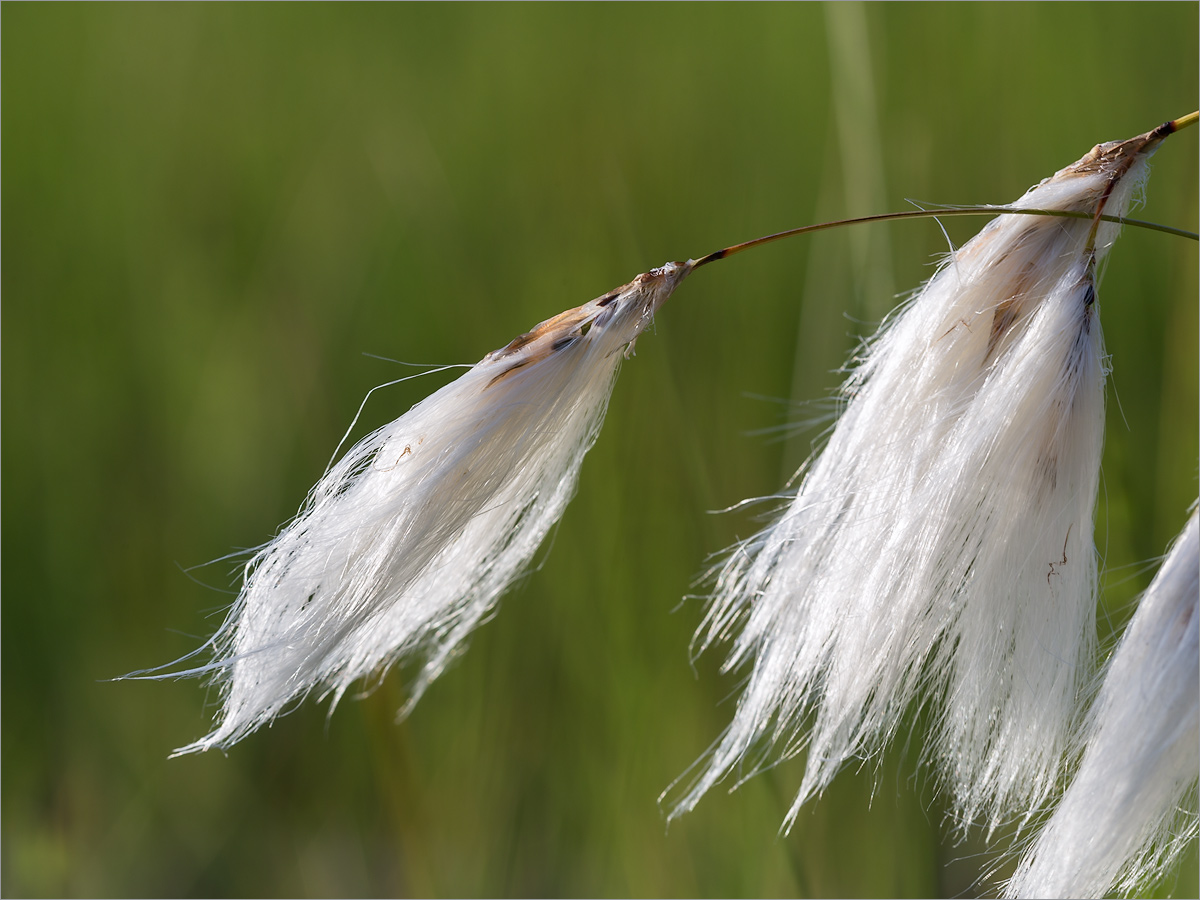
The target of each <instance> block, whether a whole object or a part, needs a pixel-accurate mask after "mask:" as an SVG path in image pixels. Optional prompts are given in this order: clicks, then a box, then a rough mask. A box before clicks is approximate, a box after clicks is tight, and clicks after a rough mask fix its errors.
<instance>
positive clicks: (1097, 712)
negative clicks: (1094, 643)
mask: <svg viewBox="0 0 1200 900" xmlns="http://www.w3.org/2000/svg"><path fill="white" fill-rule="evenodd" d="M1198 670H1200V526H1198V522H1197V516H1196V511H1195V510H1193V511H1192V516H1191V518H1190V519H1189V520H1188V524H1187V527H1186V528H1184V530H1183V533H1182V534H1181V535H1180V536H1179V537H1178V538H1177V539H1176V540H1175V544H1174V546H1173V547H1172V548H1171V551H1170V553H1169V554H1168V556H1167V559H1166V562H1164V563H1163V566H1162V568H1161V569H1160V570H1159V572H1158V574H1157V575H1156V576H1155V578H1154V580H1153V581H1152V582H1151V583H1150V587H1149V588H1148V589H1147V590H1146V592H1145V594H1143V595H1142V597H1141V600H1140V602H1139V604H1138V607H1137V612H1136V613H1134V616H1133V619H1132V620H1131V621H1130V623H1129V626H1128V628H1127V629H1126V632H1125V635H1124V637H1123V638H1122V639H1121V642H1120V644H1119V645H1118V646H1117V649H1116V652H1115V653H1114V654H1113V656H1112V659H1111V660H1110V662H1109V665H1108V668H1107V671H1106V674H1105V677H1104V680H1103V682H1102V686H1101V689H1100V693H1099V696H1098V698H1097V700H1096V703H1095V705H1094V706H1093V708H1092V710H1091V712H1090V714H1089V716H1088V722H1087V726H1086V728H1085V730H1084V733H1083V734H1084V737H1083V745H1084V747H1085V750H1084V753H1083V759H1082V762H1081V763H1080V766H1079V770H1078V772H1077V773H1076V775H1075V777H1074V779H1073V780H1072V782H1071V785H1070V787H1069V788H1068V789H1067V792H1066V794H1065V795H1064V796H1063V798H1062V800H1061V802H1060V803H1059V805H1058V806H1057V808H1056V809H1055V810H1054V814H1053V815H1052V816H1051V817H1050V819H1049V820H1048V821H1047V822H1046V824H1045V826H1044V828H1043V829H1042V830H1041V831H1040V832H1039V834H1038V836H1037V839H1036V841H1035V842H1034V843H1033V845H1032V846H1031V847H1030V848H1029V849H1028V851H1027V852H1026V854H1025V855H1024V857H1023V858H1022V859H1021V862H1020V864H1019V865H1018V867H1017V871H1016V873H1015V875H1014V876H1013V878H1012V879H1011V880H1010V881H1009V882H1008V884H1007V886H1006V888H1005V896H1008V897H1104V896H1106V895H1107V894H1109V893H1110V892H1111V891H1114V890H1115V891H1118V892H1120V893H1123V894H1131V893H1133V892H1134V891H1136V890H1137V889H1138V888H1143V889H1144V888H1146V887H1149V886H1150V883H1151V882H1152V881H1153V880H1154V878H1155V877H1157V876H1158V875H1160V874H1161V873H1162V871H1163V870H1164V869H1165V868H1166V867H1167V866H1168V865H1169V864H1170V862H1171V860H1172V859H1173V858H1174V857H1175V856H1176V855H1177V854H1178V852H1179V851H1180V850H1181V849H1182V848H1183V847H1184V846H1185V845H1186V842H1187V841H1188V840H1189V839H1190V838H1192V837H1194V836H1195V835H1196V832H1197V798H1196V784H1197V779H1198V778H1200V682H1198V681H1197V671H1198Z"/></svg>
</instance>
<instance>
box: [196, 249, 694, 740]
mask: <svg viewBox="0 0 1200 900" xmlns="http://www.w3.org/2000/svg"><path fill="white" fill-rule="evenodd" d="M692 268H693V264H692V263H690V262H688V263H668V264H667V265H666V266H663V267H662V268H659V269H655V270H653V271H652V272H650V273H648V274H645V275H639V276H638V277H637V278H636V279H634V280H633V281H632V282H630V283H629V284H627V285H625V286H624V287H621V288H618V289H617V290H614V291H611V292H609V293H607V294H605V295H603V296H602V297H598V298H597V299H595V300H592V301H591V302H590V303H586V304H584V305H583V306H580V307H577V308H575V309H572V310H568V311H567V312H564V313H561V314H560V315H557V316H555V317H554V318H552V319H549V320H547V321H545V322H542V323H541V324H540V325H538V326H537V327H535V328H534V329H533V330H532V331H530V332H528V333H526V334H523V335H521V336H520V337H518V338H516V339H515V340H514V341H512V343H510V344H509V345H508V346H506V347H504V348H503V349H501V350H497V351H495V352H493V353H489V354H488V355H487V356H485V357H484V358H483V360H482V361H481V362H479V363H478V364H477V365H475V366H474V367H472V368H471V369H470V370H469V371H467V372H466V373H465V374H464V375H462V376H461V377H460V378H458V379H457V380H456V381H454V382H452V383H451V384H448V385H446V386H445V387H443V388H442V389H441V390H439V391H437V392H436V393H434V394H432V395H431V396H429V397H427V398H426V399H425V400H423V401H421V402H420V403H418V404H417V405H416V406H414V407H413V408H412V409H410V410H409V411H408V412H407V413H405V414H404V415H403V416H401V417H400V418H399V419H397V420H396V421H394V422H392V423H391V424H390V425H385V426H384V427H382V428H380V429H378V430H377V431H375V432H373V433H372V434H370V435H368V436H367V437H365V438H363V439H362V440H361V441H359V442H358V443H357V444H356V445H355V446H354V447H353V448H352V449H351V450H350V451H349V452H348V453H346V455H345V456H344V457H343V458H342V459H341V460H340V461H339V462H338V463H336V464H335V465H333V466H331V468H330V469H329V470H328V471H327V472H326V473H325V475H324V476H323V477H322V478H321V480H320V481H319V482H318V483H317V485H316V487H314V488H313V490H312V492H311V493H310V494H309V497H308V499H307V501H306V502H305V504H304V506H303V508H302V509H301V510H300V512H299V514H298V515H297V516H296V518H295V519H294V520H292V522H291V523H290V524H289V525H287V526H286V527H285V528H284V529H283V530H282V531H281V532H280V533H279V535H278V536H276V537H275V538H274V539H273V540H272V541H271V542H270V543H268V544H266V545H265V546H264V547H262V548H261V549H260V550H259V551H258V552H257V553H256V554H255V555H254V557H253V558H252V559H251V560H250V562H249V563H248V564H247V565H246V569H245V579H244V585H243V587H242V591H241V594H240V595H239V597H238V598H237V601H236V602H235V603H234V605H233V608H232V610H231V611H230V613H229V616H228V618H227V619H226V621H225V623H224V625H222V626H221V628H220V630H219V631H218V632H217V634H216V635H215V636H214V638H213V639H212V641H211V644H212V647H213V648H214V652H215V657H216V658H215V660H214V661H213V662H211V663H210V664H208V665H205V666H201V667H199V668H196V669H191V670H189V671H187V672H182V673H177V674H182V675H207V676H211V677H213V679H214V680H215V681H216V682H217V683H219V684H220V688H221V696H222V701H223V703H222V709H221V711H220V713H219V715H218V722H217V725H216V727H215V729H214V730H213V731H212V733H211V734H209V735H207V736H206V737H204V738H201V739H200V740H198V741H196V742H194V743H192V744H189V745H187V746H186V747H183V748H181V749H179V750H178V751H176V753H177V754H182V753H190V752H195V751H200V750H208V749H210V748H213V747H228V746H229V745H231V744H233V743H235V742H237V741H238V740H240V739H241V738H243V737H245V736H246V735H247V734H249V733H250V732H252V731H254V730H255V729H256V728H258V727H260V726H261V725H264V724H266V723H268V722H270V721H271V720H272V719H274V718H275V717H276V716H278V715H280V714H282V713H283V712H285V711H286V710H287V709H288V708H289V706H291V705H293V704H294V703H296V702H298V701H299V700H300V699H302V698H303V697H304V696H306V695H307V694H308V693H309V692H311V691H313V690H320V691H322V692H323V693H324V694H332V696H333V704H335V705H336V703H337V701H338V700H339V699H340V698H341V696H342V694H344V693H345V691H346V690H347V688H349V687H350V685H351V684H353V683H354V682H355V681H356V680H358V679H360V678H364V677H366V676H370V675H372V674H374V673H378V672H380V671H382V670H386V669H387V667H389V666H391V665H393V664H394V663H396V662H397V661H399V660H401V659H403V658H412V657H420V658H423V660H424V662H423V666H422V668H421V671H420V674H419V676H418V677H417V679H416V681H415V683H414V684H413V685H411V687H410V698H409V700H408V703H407V705H406V706H405V710H406V711H407V710H408V709H409V708H411V706H412V704H414V703H415V702H416V701H417V700H418V699H419V698H420V696H421V694H422V692H423V691H424V690H425V688H426V687H427V686H428V685H429V683H430V682H431V681H432V680H433V679H434V678H436V677H437V676H438V675H439V674H440V673H441V671H442V670H443V668H444V667H445V665H446V663H447V661H448V659H449V657H450V655H451V654H452V653H453V651H454V650H455V649H456V648H457V647H459V646H460V645H461V644H462V642H463V640H464V639H465V638H466V637H467V635H468V634H469V633H470V632H471V630H472V629H474V628H475V627H476V626H477V625H478V624H479V623H480V621H481V620H482V619H483V618H484V617H485V616H486V615H487V613H488V612H489V611H490V610H491V609H492V608H493V607H494V606H495V604H496V601H497V599H498V598H499V596H500V594H501V593H502V592H503V591H504V589H505V588H506V587H507V586H508V585H509V584H510V583H511V582H512V581H513V579H514V578H516V577H517V576H518V575H520V574H521V572H522V571H523V569H524V568H525V567H526V565H527V564H528V563H529V561H530V559H531V558H532V557H533V555H534V552H535V551H536V550H537V548H538V546H539V545H540V544H541V543H542V540H543V539H544V538H545V536H546V534H547V532H548V531H549V530H550V528H551V527H552V526H553V525H554V523H555V522H556V521H557V520H558V519H559V517H560V516H561V515H562V513H563V510H564V509H565V507H566V505H567V502H568V501H569V500H570V498H571V496H572V494H573V493H574V491H575V486H576V482H577V480H578V475H579V468H580V465H581V464H582V462H583V457H584V454H586V453H587V451H588V450H589V449H590V448H591V446H592V444H593V442H594V441H595V440H596V436H597V434H598V433H599V429H600V425H601V423H602V421H603V418H604V413H605V410H606V408H607V405H608V398H609V395H610V393H611V390H612V385H613V380H614V378H615V376H616V374H617V370H618V368H619V367H620V361H621V359H622V358H623V357H627V356H629V355H630V354H631V351H632V349H633V344H634V341H635V340H636V338H637V336H638V335H639V334H640V333H641V332H642V330H643V329H644V328H646V326H647V325H648V324H649V323H650V322H651V320H652V317H653V315H654V313H655V311H656V310H657V309H658V308H659V307H660V306H661V305H662V304H663V303H664V302H665V301H666V299H667V297H668V296H670V294H671V292H672V291H673V290H674V288H675V287H676V286H677V285H678V284H679V282H680V281H681V280H682V279H683V278H684V277H686V276H687V274H688V273H689V272H690V271H691V270H692Z"/></svg>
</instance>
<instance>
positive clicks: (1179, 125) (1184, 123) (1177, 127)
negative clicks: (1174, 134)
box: [1171, 110, 1200, 131]
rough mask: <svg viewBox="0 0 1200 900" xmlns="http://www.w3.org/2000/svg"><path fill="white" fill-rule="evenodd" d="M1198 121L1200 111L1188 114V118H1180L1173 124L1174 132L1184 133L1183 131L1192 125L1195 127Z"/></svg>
mask: <svg viewBox="0 0 1200 900" xmlns="http://www.w3.org/2000/svg"><path fill="white" fill-rule="evenodd" d="M1197 119H1200V110H1198V111H1197V112H1193V113H1188V114H1187V115H1186V116H1180V117H1179V118H1178V119H1176V120H1175V121H1174V122H1172V123H1171V125H1172V126H1173V128H1172V131H1183V129H1185V128H1187V127H1189V126H1191V125H1195V124H1196V120H1197Z"/></svg>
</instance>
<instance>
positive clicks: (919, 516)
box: [672, 135, 1161, 825]
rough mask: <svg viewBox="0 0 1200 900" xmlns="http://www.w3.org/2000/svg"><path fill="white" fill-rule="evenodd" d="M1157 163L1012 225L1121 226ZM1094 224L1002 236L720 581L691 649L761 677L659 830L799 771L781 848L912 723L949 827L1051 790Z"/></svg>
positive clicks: (1091, 401)
mask: <svg viewBox="0 0 1200 900" xmlns="http://www.w3.org/2000/svg"><path fill="white" fill-rule="evenodd" d="M1159 140H1161V137H1158V138H1156V137H1154V136H1153V135H1143V136H1142V137H1140V138H1135V139H1133V140H1132V141H1127V142H1119V143H1113V144H1106V145H1101V146H1098V147H1096V148H1095V149H1093V151H1092V152H1091V153H1089V154H1088V155H1087V156H1086V157H1084V158H1083V159H1082V160H1080V161H1079V162H1077V163H1075V164H1074V165H1072V166H1070V167H1068V168H1066V169H1064V170H1062V171H1060V172H1059V173H1057V174H1056V175H1054V176H1053V177H1052V178H1049V179H1046V180H1045V181H1043V182H1042V183H1041V184H1039V185H1037V186H1036V187H1034V188H1032V189H1031V190H1030V191H1029V192H1028V193H1026V194H1025V196H1024V197H1022V198H1021V199H1020V200H1019V201H1018V202H1017V204H1016V205H1018V206H1023V207H1030V208H1035V207H1036V208H1043V209H1050V210H1063V211H1076V212H1078V211H1082V212H1086V213H1089V214H1092V215H1096V214H1099V213H1102V212H1103V213H1107V214H1117V215H1120V214H1123V213H1124V212H1125V210H1126V208H1127V207H1128V204H1129V199H1130V197H1131V195H1132V192H1133V191H1134V189H1135V187H1136V185H1137V184H1138V183H1139V180H1140V179H1141V177H1142V176H1143V175H1144V172H1145V160H1146V158H1147V157H1148V156H1149V155H1150V153H1151V152H1152V150H1153V149H1154V147H1155V146H1156V145H1157V143H1158V141H1159ZM1097 224H1099V223H1094V222H1093V221H1092V220H1090V219H1087V220H1081V219H1069V218H1040V217H1027V216H1000V217H999V218H997V219H995V220H994V221H992V222H991V223H990V224H989V225H988V226H987V227H986V228H984V229H983V231H982V232H981V233H980V234H979V235H977V236H976V237H975V238H974V239H973V240H972V241H970V242H969V243H968V244H966V245H965V246H964V247H963V248H962V249H961V250H959V251H957V252H955V253H953V254H952V255H951V257H950V258H949V259H948V260H947V261H946V262H945V263H944V264H943V265H942V266H941V268H940V269H939V271H938V272H937V274H936V275H935V276H934V278H932V279H931V280H930V281H929V282H928V283H927V284H926V285H925V287H924V288H923V289H922V290H921V291H920V292H919V294H918V295H917V296H916V297H915V298H914V299H913V300H912V301H911V302H910V303H909V304H908V305H907V307H906V308H905V309H904V310H903V312H902V314H900V315H899V316H898V317H896V318H895V319H894V320H893V321H892V322H890V323H889V324H886V325H885V326H884V327H883V328H882V329H881V330H880V332H879V334H878V335H877V336H876V337H875V338H874V339H873V341H872V342H871V344H870V345H869V349H868V351H867V352H866V353H865V355H864V357H863V358H862V359H861V360H860V361H859V363H858V365H857V368H856V369H855V371H853V373H852V374H851V375H850V377H849V379H848V380H847V382H846V384H845V386H844V388H843V391H844V397H845V407H844V411H843V413H842V415H841V417H840V419H839V421H838V422H837V424H836V426H835V428H834V429H833V431H832V433H831V435H830V437H829V440H828V444H827V445H826V447H825V448H824V450H823V452H822V453H821V454H820V456H819V457H818V458H816V459H815V460H814V461H812V463H811V464H810V465H809V466H808V468H807V471H806V472H805V474H804V477H803V480H802V482H801V484H800V487H799V491H798V493H797V495H796V497H795V499H794V500H793V501H792V502H791V503H790V505H789V506H788V507H787V508H786V509H784V510H783V511H782V513H781V514H780V515H779V516H778V518H777V519H776V521H775V522H774V523H773V524H772V525H770V526H769V527H768V528H766V529H765V530H764V531H762V532H761V533H759V534H758V535H756V536H755V537H753V538H751V539H750V540H748V541H746V542H744V543H742V544H740V545H738V546H737V547H735V548H734V549H733V550H732V551H731V552H730V555H729V557H728V559H727V561H726V562H725V564H724V565H723V567H721V568H719V570H718V571H717V572H716V575H715V591H714V594H713V597H712V600H711V605H710V607H709V610H708V613H707V616H706V618H705V621H704V623H703V624H702V626H701V628H700V631H699V632H698V634H697V640H698V643H699V644H700V646H701V648H703V647H707V646H708V645H709V644H710V643H712V642H713V641H716V640H722V639H730V638H732V639H733V649H732V652H731V654H730V656H729V659H728V661H727V664H726V667H727V668H729V669H732V668H734V667H737V666H740V665H742V664H746V663H750V664H752V666H753V669H752V672H751V674H750V679H749V684H748V686H747V688H746V689H745V691H744V693H743V694H742V696H741V698H740V701H739V704H738V708H737V711H736V713H735V716H734V720H733V722H732V724H731V725H730V726H729V728H728V730H727V731H726V733H725V734H724V736H723V738H722V739H721V740H720V741H719V742H718V743H717V745H716V746H715V747H714V749H713V750H712V751H711V754H710V756H709V757H708V758H707V760H706V764H705V766H704V768H703V769H702V771H701V773H700V775H699V776H698V777H697V778H696V780H695V781H694V783H693V784H692V785H691V787H690V789H689V790H688V791H687V792H686V794H685V795H684V796H683V797H682V799H681V800H679V801H678V803H677V805H676V806H675V807H674V810H673V813H672V814H673V815H678V814H680V813H682V812H684V811H686V810H688V809H691V808H692V807H693V806H694V805H695V803H696V802H697V801H698V800H699V798H700V796H701V795H702V794H703V793H704V792H705V791H706V790H708V789H709V788H710V787H712V786H713V785H715V784H716V783H718V782H719V781H721V780H722V779H724V778H725V777H726V776H727V775H728V774H729V773H730V772H731V771H734V770H735V769H744V768H745V766H746V763H747V761H748V760H759V759H765V758H767V757H768V755H769V754H770V753H771V752H774V753H775V754H776V755H779V756H784V757H786V756H790V755H794V754H796V753H798V752H800V750H801V749H803V748H805V747H807V752H808V756H807V768H806V771H805V775H804V778H803V782H802V784H801V786H800V789H799V793H798V795H797V797H796V800H795V803H794V805H793V806H792V808H791V810H790V812H789V813H788V817H787V823H786V824H787V825H790V823H791V821H792V820H793V819H794V817H795V816H796V814H797V812H798V810H799V807H800V806H801V805H802V804H803V803H804V802H805V801H806V800H807V799H809V798H810V797H812V796H813V795H815V794H817V793H819V792H820V791H821V790H823V789H824V788H825V786H826V785H828V784H829V782H830V780H831V779H832V778H833V777H834V775H835V774H836V773H837V772H838V771H839V769H840V768H841V767H842V766H843V765H844V764H845V763H847V762H848V761H852V760H856V759H866V758H871V757H873V756H876V755H877V754H878V753H879V751H880V750H881V748H882V747H883V745H884V744H885V743H886V742H887V741H888V740H889V739H890V738H891V737H893V735H894V734H895V732H896V730H897V728H898V727H899V725H900V723H901V720H902V717H903V716H904V714H905V713H906V711H909V710H911V709H912V708H914V707H915V706H917V705H920V704H926V705H928V707H929V708H930V710H931V711H932V713H933V717H934V724H933V729H934V731H935V732H936V734H935V741H934V743H933V748H934V749H933V750H932V751H931V752H930V756H932V757H933V758H934V759H935V760H936V762H937V764H938V765H937V769H938V771H940V773H941V776H940V779H941V781H942V783H943V784H944V785H945V786H946V788H947V789H948V793H949V794H950V796H951V797H952V798H953V804H954V807H955V812H956V816H957V817H958V819H959V820H960V821H961V822H962V823H963V824H966V823H968V822H972V821H980V820H982V821H984V822H986V823H988V824H989V825H995V824H998V823H999V822H1001V821H1003V820H1004V819H1005V818H1007V817H1009V816H1010V815H1011V814H1014V813H1017V814H1019V813H1021V812H1023V811H1026V810H1029V809H1030V808H1032V807H1034V806H1035V805H1036V804H1037V802H1038V801H1040V800H1041V799H1042V798H1043V797H1044V796H1045V795H1046V794H1047V792H1048V791H1049V790H1050V789H1051V788H1052V786H1053V785H1054V783H1055V778H1056V776H1057V773H1058V771H1059V766H1060V759H1061V757H1062V753H1063V751H1064V749H1065V744H1066V739H1067V735H1068V734H1069V733H1070V730H1071V726H1072V724H1073V722H1074V719H1075V709H1076V698H1077V693H1078V689H1079V680H1080V674H1081V669H1082V664H1083V663H1084V662H1085V661H1087V660H1088V659H1089V658H1090V657H1091V647H1092V644H1091V642H1092V639H1093V638H1092V636H1093V631H1094V629H1093V619H1094V610H1095V589H1096V552H1095V548H1094V545H1093V540H1092V533H1093V524H1092V517H1093V508H1094V503H1095V496H1096V489H1097V479H1098V472H1099V464H1100V452H1101V443H1102V437H1103V417H1104V396H1103V389H1104V377H1105V363H1104V359H1105V358H1104V351H1103V343H1102V338H1101V331H1100V323H1099V319H1098V310H1097V306H1096V303H1095V297H1096V294H1095V278H1096V264H1097V262H1098V261H1099V260H1100V259H1101V258H1102V257H1103V255H1104V254H1105V253H1106V252H1107V250H1108V248H1109V247H1110V246H1111V244H1112V241H1113V240H1114V239H1115V237H1116V227H1115V226H1111V225H1108V224H1099V227H1098V228H1097V227H1096V225H1097ZM739 628H740V631H739ZM735 634H736V637H735ZM750 774H752V773H750ZM746 777H748V775H747V776H746Z"/></svg>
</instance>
